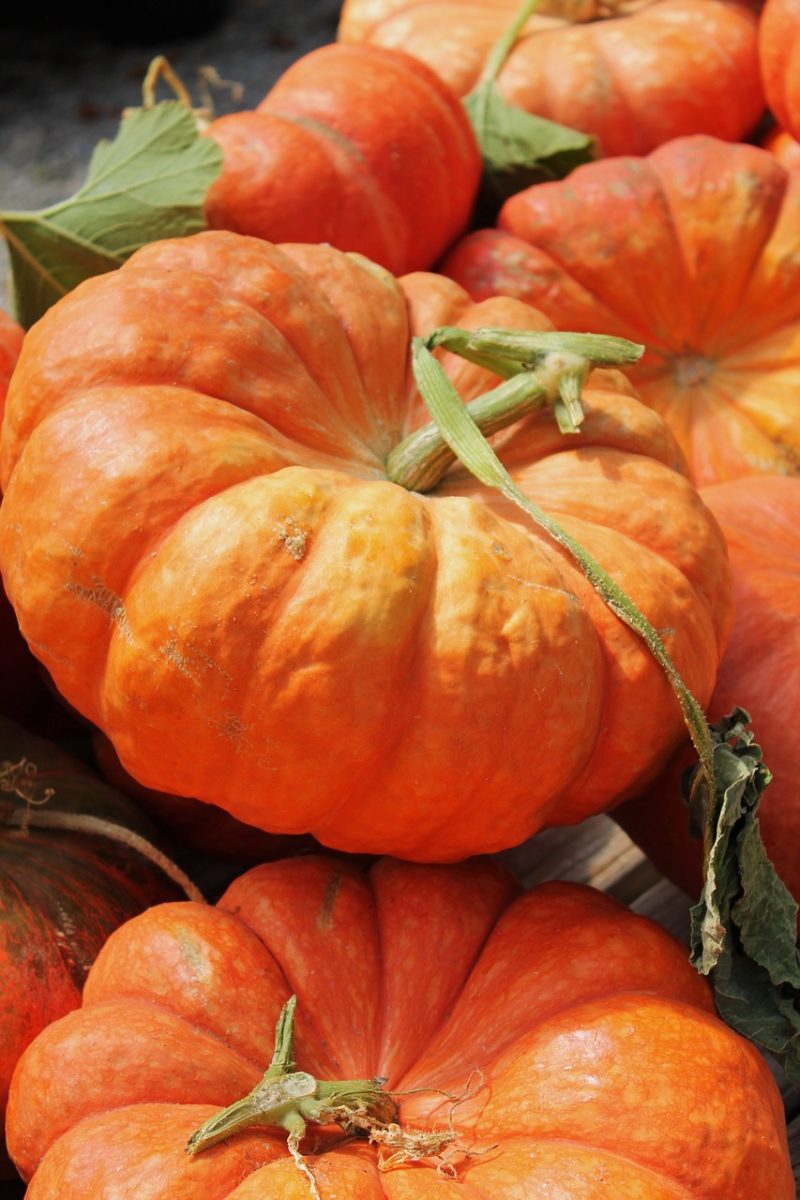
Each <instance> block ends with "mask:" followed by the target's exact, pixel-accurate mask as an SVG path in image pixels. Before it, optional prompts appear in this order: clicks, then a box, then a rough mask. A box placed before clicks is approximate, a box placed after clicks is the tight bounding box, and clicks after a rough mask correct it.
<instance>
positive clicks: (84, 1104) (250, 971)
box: [8, 856, 794, 1200]
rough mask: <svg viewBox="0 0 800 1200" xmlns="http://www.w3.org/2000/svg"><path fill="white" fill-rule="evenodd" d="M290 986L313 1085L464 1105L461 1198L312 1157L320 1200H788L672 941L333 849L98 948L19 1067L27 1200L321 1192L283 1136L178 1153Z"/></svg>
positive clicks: (454, 877)
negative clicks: (57, 1017) (383, 1082)
mask: <svg viewBox="0 0 800 1200" xmlns="http://www.w3.org/2000/svg"><path fill="white" fill-rule="evenodd" d="M567 945H568V946H569V947H570V951H569V953H568V954H567V953H565V947H566V946H567ZM290 992H294V993H295V994H296V995H297V996H298V1016H297V1042H296V1051H297V1063H298V1068H299V1069H301V1070H308V1071H310V1072H311V1073H312V1074H315V1075H316V1076H317V1077H318V1078H342V1077H347V1078H371V1077H373V1076H375V1075H380V1076H384V1077H386V1078H387V1080H388V1083H387V1087H389V1088H390V1089H397V1090H398V1091H405V1090H408V1091H409V1092H411V1091H415V1090H416V1089H420V1092H419V1093H418V1094H415V1095H407V1096H400V1097H398V1100H399V1103H400V1106H401V1115H400V1119H401V1122H402V1123H403V1124H404V1125H405V1126H408V1127H410V1128H415V1129H419V1128H428V1129H431V1128H433V1129H443V1128H447V1123H448V1117H449V1114H450V1113H451V1111H452V1117H453V1121H454V1126H455V1129H456V1131H457V1134H458V1138H459V1143H460V1145H461V1146H462V1147H471V1148H473V1149H474V1150H475V1151H477V1152H476V1153H474V1154H473V1155H472V1156H471V1157H470V1156H467V1157H462V1161H461V1165H460V1179H459V1181H458V1182H455V1181H452V1180H451V1181H447V1180H446V1179H442V1177H441V1174H440V1173H439V1172H437V1171H436V1169H435V1166H436V1164H435V1162H434V1163H431V1162H428V1163H425V1164H423V1165H421V1164H419V1163H414V1164H408V1165H405V1166H400V1167H398V1168H396V1169H394V1170H391V1171H389V1172H387V1173H385V1174H383V1175H381V1176H380V1177H379V1176H378V1174H377V1172H376V1170H375V1167H376V1161H375V1149H374V1147H367V1146H364V1145H361V1146H359V1147H354V1146H352V1144H351V1145H349V1146H345V1147H343V1148H341V1149H340V1148H337V1149H333V1150H330V1151H329V1152H327V1153H325V1154H324V1155H323V1156H321V1157H317V1156H315V1157H311V1158H310V1160H309V1161H310V1164H311V1169H312V1170H313V1172H314V1174H315V1176H316V1178H317V1183H318V1187H319V1191H320V1194H321V1195H322V1196H323V1197H325V1198H327V1197H331V1196H334V1195H336V1196H346V1197H348V1198H350V1197H352V1198H353V1200H356V1198H357V1197H369V1198H370V1200H371V1198H373V1197H374V1198H379V1197H384V1196H388V1197H391V1198H396V1200H414V1198H416V1197H428V1196H431V1197H433V1196H440V1195H445V1196H450V1195H451V1194H452V1196H453V1197H454V1198H455V1197H456V1196H459V1195H466V1196H469V1197H478V1196H485V1195H495V1196H498V1197H499V1198H503V1200H505V1198H510V1197H511V1196H517V1195H520V1194H525V1195H548V1194H553V1195H556V1194H557V1195H558V1196H559V1197H562V1198H563V1200H589V1198H594V1197H597V1196H599V1195H600V1194H601V1190H600V1183H601V1181H603V1180H605V1182H606V1187H607V1188H608V1190H607V1192H606V1194H608V1195H614V1196H617V1195H620V1196H622V1195H624V1196H626V1197H629V1196H630V1197H641V1198H642V1200H644V1198H645V1197H647V1200H702V1198H707V1200H717V1198H718V1197H719V1196H720V1195H725V1196H726V1197H729V1200H788V1198H789V1197H791V1196H793V1195H794V1191H793V1184H792V1180H791V1171H790V1166H789V1161H788V1154H787V1149H786V1141H785V1132H784V1128H783V1112H782V1106H781V1102H780V1097H779V1094H778V1091H777V1088H776V1086H775V1084H774V1082H773V1080H772V1078H771V1075H770V1073H769V1071H768V1069H767V1067H766V1066H765V1064H764V1062H763V1061H762V1059H761V1058H760V1056H759V1055H758V1053H757V1052H756V1051H755V1050H754V1049H753V1047H752V1046H750V1045H748V1044H747V1043H746V1042H744V1041H743V1040H742V1039H741V1038H739V1037H738V1036H737V1035H736V1034H734V1033H732V1032H731V1031H730V1030H729V1029H728V1028H727V1027H725V1026H724V1025H723V1024H722V1023H721V1022H720V1021H719V1020H718V1019H717V1018H716V1017H715V1016H714V1015H713V1012H712V1005H711V1000H710V995H709V992H708V990H707V987H706V984H705V981H704V980H702V979H701V978H700V977H699V976H698V975H696V974H695V973H694V972H693V971H692V969H691V968H690V966H689V965H688V962H687V961H686V957H685V952H684V950H683V949H682V948H681V947H680V946H679V945H678V943H676V942H674V941H673V940H672V939H671V938H670V937H669V935H667V934H666V933H665V932H664V931H663V930H662V929H660V928H659V927H658V926H656V925H655V924H653V923H652V922H650V921H647V920H645V919H643V918H640V917H637V916H634V915H633V914H632V913H630V912H629V911H627V910H626V909H624V908H623V907H622V906H621V905H619V904H618V903H617V902H616V901H614V900H612V899H610V898H609V897H607V896H605V895H603V894H602V893H598V892H595V891H593V890H592V889H590V888H586V887H583V886H580V885H574V884H558V883H556V884H545V885H543V886H542V887H540V888H538V889H536V890H535V891H534V892H531V893H528V894H526V895H522V894H520V893H519V891H518V889H517V886H516V884H515V883H514V882H513V880H512V879H511V877H510V876H508V875H507V874H506V873H505V872H504V871H502V870H501V869H500V868H498V867H497V865H496V864H494V863H490V862H487V861H483V860H477V861H476V860H473V861H472V862H469V863H464V864H460V865H458V866H450V867H442V866H422V865H418V864H417V865H415V864H409V863H400V862H396V861H392V860H387V859H383V860H380V861H379V862H378V863H377V864H375V865H374V866H373V867H372V868H371V869H370V871H369V873H368V874H363V873H361V872H360V871H359V870H358V869H357V868H356V867H354V866H353V865H352V864H351V863H346V862H339V861H337V860H335V859H330V858H325V857H322V856H320V857H312V858H304V859H295V860H292V861H291V862H276V863H270V864H266V865H264V866H261V867H256V868H254V869H253V870H251V871H250V872H248V873H247V874H246V875H244V876H242V877H240V878H239V879H238V880H236V881H235V882H234V883H233V884H232V885H231V887H230V888H229V889H228V891H227V892H226V893H225V895H224V896H223V897H222V899H221V900H220V901H219V904H218V906H217V907H216V908H211V907H206V906H202V905H196V904H191V903H188V902H187V903H178V904H167V905H160V906H157V907H156V908H152V909H150V910H149V912H148V913H146V914H143V915H142V916H141V917H138V918H135V919H134V920H133V921H130V922H128V923H127V924H126V925H125V926H124V928H123V929H122V930H121V931H119V932H118V933H116V934H115V935H113V936H112V937H111V938H110V939H109V941H108V942H107V943H106V946H105V947H104V949H103V951H102V952H101V954H100V955H99V956H98V959H97V962H96V963H95V966H94V968H93V970H92V972H91V974H90V976H89V979H88V980H87V984H86V988H85V990H84V999H83V1007H82V1009H81V1010H80V1011H79V1012H77V1013H73V1014H71V1015H70V1016H68V1017H66V1018H64V1019H63V1020H62V1021H60V1022H57V1023H55V1024H53V1025H51V1026H50V1027H49V1029H48V1030H46V1031H45V1032H44V1033H43V1034H42V1035H41V1036H40V1038H39V1039H38V1040H37V1042H36V1043H35V1044H34V1045H33V1046H32V1047H31V1048H30V1049H29V1050H28V1052H27V1053H26V1055H25V1057H24V1059H23V1060H22V1062H21V1064H20V1066H19V1067H18V1069H17V1072H16V1073H15V1077H14V1082H13V1086H12V1096H11V1103H10V1108H9V1120H8V1137H9V1145H10V1146H11V1148H12V1152H13V1154H14V1157H15V1161H16V1162H17V1163H18V1165H19V1167H20V1169H21V1171H22V1174H23V1176H24V1177H25V1178H29V1177H30V1176H32V1177H33V1178H32V1183H31V1185H30V1190H29V1192H28V1200H55V1198H56V1197H58V1198H59V1200H77V1197H78V1196H80V1197H81V1198H82V1200H83V1198H86V1200H105V1198H108V1197H111V1196H112V1195H113V1196H114V1198H115V1200H128V1198H129V1197H130V1200H133V1198H134V1196H141V1195H146V1196H147V1197H148V1200H166V1198H167V1197H169V1198H170V1200H188V1198H189V1197H190V1196H199V1195H202V1196H203V1197H204V1200H222V1198H223V1197H230V1196H233V1197H235V1198H236V1200H244V1198H245V1197H247V1198H252V1197H261V1198H270V1200H271V1198H273V1197H275V1198H277V1197H284V1196H289V1197H292V1198H294V1197H298V1198H299V1197H301V1196H305V1195H307V1194H308V1191H307V1189H308V1180H307V1179H305V1178H303V1177H301V1176H299V1174H298V1173H297V1168H296V1167H295V1166H294V1164H293V1163H292V1162H291V1160H289V1158H288V1155H287V1151H286V1143H285V1136H284V1137H281V1136H280V1135H279V1134H277V1133H272V1132H271V1131H268V1130H264V1131H262V1132H260V1133H253V1132H248V1133H245V1134H243V1135H242V1136H237V1137H234V1138H233V1139H231V1140H230V1141H228V1142H225V1143H222V1144H220V1145H218V1146H216V1147H214V1148H213V1149H211V1150H210V1151H207V1152H203V1153H201V1154H198V1155H196V1156H195V1157H194V1158H193V1159H189V1158H188V1156H187V1155H186V1154H185V1152H184V1149H183V1147H184V1145H185V1141H186V1137H187V1135H188V1133H189V1132H190V1131H191V1130H192V1129H193V1128H196V1126H197V1125H198V1124H199V1123H200V1122H201V1121H202V1120H204V1119H205V1118H206V1117H207V1116H208V1115H210V1114H211V1113H212V1112H213V1111H214V1108H215V1107H219V1106H222V1105H225V1104H228V1103H230V1102H232V1101H233V1100H235V1099H238V1098H239V1096H240V1095H243V1094H244V1092H245V1091H247V1090H249V1089H250V1088H251V1087H252V1086H254V1085H255V1083H256V1082H257V1081H258V1079H259V1078H260V1075H261V1073H262V1071H263V1069H264V1068H265V1066H266V1064H267V1063H268V1061H269V1059H270V1055H271V1045H270V1041H271V1028H272V1023H273V1022H274V1020H275V1019H276V1018H277V1015H278V1011H279V1009H280V1006H281V1005H282V1004H283V1002H284V1001H285V1000H286V999H287V997H288V996H289V994H290ZM476 1072H481V1074H482V1078H483V1080H484V1081H485V1085H486V1086H485V1087H484V1088H480V1089H478V1088H475V1089H474V1091H475V1094H474V1095H472V1097H471V1098H466V1099H463V1100H462V1102H461V1103H460V1104H458V1105H455V1106H453V1104H452V1101H450V1100H443V1098H442V1096H441V1092H439V1093H437V1094H433V1093H432V1092H430V1091H425V1089H434V1088H437V1089H443V1090H445V1091H447V1092H450V1093H451V1094H452V1095H460V1096H465V1095H466V1093H467V1092H469V1091H470V1084H472V1085H474V1084H475V1073H476ZM63 1078H69V1079H70V1081H71V1083H70V1088H69V1092H68V1094H67V1095H64V1092H63V1089H59V1088H58V1087H57V1086H55V1084H56V1081H58V1080H59V1079H63ZM309 1141H311V1139H309ZM489 1146H493V1147H495V1149H494V1150H492V1151H489V1150H488V1147H489ZM700 1147H702V1152H701V1151H700ZM308 1149H309V1153H311V1147H310V1146H309V1147H308ZM481 1151H483V1153H481ZM143 1178H146V1179H147V1190H146V1191H144V1192H143V1191H137V1190H136V1189H137V1187H140V1186H141V1180H142V1179H143ZM379 1178H380V1183H379V1182H378V1181H379ZM612 1184H613V1186H612ZM526 1185H528V1186H527V1188H526ZM534 1185H536V1186H534ZM456 1188H458V1189H459V1190H456ZM192 1189H194V1190H192ZM303 1189H306V1190H305V1191H304V1190H303ZM462 1189H463V1190H462Z"/></svg>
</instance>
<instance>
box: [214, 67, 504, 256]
mask: <svg viewBox="0 0 800 1200" xmlns="http://www.w3.org/2000/svg"><path fill="white" fill-rule="evenodd" d="M208 134H209V136H210V137H212V138H214V139H215V140H216V141H217V142H219V144H220V145H221V146H222V149H223V152H224V159H223V168H222V173H221V175H220V176H219V178H218V179H217V181H216V182H215V183H214V184H213V185H212V187H211V189H210V191H209V193H208V196H207V198H206V216H207V219H208V223H209V226H210V227H211V228H212V229H230V230H233V231H235V232H237V233H244V234H250V235H252V236H254V237H261V238H266V239H267V240H268V241H271V242H295V241H297V242H329V243H330V244H331V245H332V246H337V247H338V248H339V249H340V250H357V251H359V252H360V253H361V254H366V255H367V256H368V257H369V258H372V259H374V261H375V262H378V263H381V264H382V265H383V266H384V267H387V268H388V269H389V270H391V271H394V272H395V273H397V274H401V273H403V272H405V271H415V270H419V269H423V268H427V267H430V266H431V265H432V264H433V263H434V262H435V260H436V259H437V258H439V257H440V255H441V254H442V253H443V252H444V251H445V250H446V249H447V247H448V246H449V245H450V244H451V243H452V242H453V241H455V239H456V238H457V237H458V236H459V235H460V234H461V233H462V232H463V231H464V229H465V228H466V226H467V222H468V221H469V217H470V213H471V210H472V205H473V203H474V200H475V196H476V193H477V189H478V183H479V180H480V173H481V160H480V154H479V152H478V147H477V143H476V141H475V137H474V135H473V133H472V129H471V128H470V125H469V122H468V120H467V116H466V113H465V112H464V109H463V107H462V106H461V104H460V103H459V102H458V100H457V99H456V97H455V95H453V93H452V92H451V91H450V89H449V88H447V87H445V86H444V85H443V84H442V83H441V82H440V80H439V79H438V78H437V77H436V76H435V75H434V74H433V72H432V71H430V70H428V68H427V67H425V66H424V65H423V64H421V63H419V62H418V61H417V60H416V59H413V58H411V57H409V56H407V55H405V54H403V53H402V52H401V51H399V50H397V51H396V50H384V49H381V48H379V47H373V46H338V45H330V46H322V47H320V48H319V49H317V50H313V51H312V52H311V53H310V54H306V55H304V56H303V57H302V58H300V59H298V60H297V61H296V62H295V63H293V64H292V65H291V66H290V67H289V69H288V70H287V71H285V72H284V73H283V75H281V77H280V79H279V80H278V81H277V83H275V85H274V86H273V87H272V88H271V89H270V91H269V92H268V93H267V95H266V97H265V98H264V99H263V100H262V101H261V103H260V104H259V105H258V107H257V108H256V109H255V110H254V111H246V112H237V113H231V114H230V115H228V116H224V117H220V118H219V119H218V120H216V121H214V122H212V124H211V125H210V126H209V128H208Z"/></svg>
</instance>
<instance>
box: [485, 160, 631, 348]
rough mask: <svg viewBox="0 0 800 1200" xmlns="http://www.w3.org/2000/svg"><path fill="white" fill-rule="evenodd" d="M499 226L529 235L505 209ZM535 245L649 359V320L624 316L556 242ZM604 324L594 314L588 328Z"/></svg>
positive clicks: (595, 329) (514, 234)
mask: <svg viewBox="0 0 800 1200" xmlns="http://www.w3.org/2000/svg"><path fill="white" fill-rule="evenodd" d="M606 161H611V160H610V159H609V160H606ZM580 170H581V168H580V167H577V168H576V173H577V172H579V171H580ZM551 186H553V185H552V184H549V183H542V184H538V185H537V187H538V188H547V187H551ZM519 195H520V194H519V193H518V196H517V197H512V199H513V200H516V199H517V198H518V197H519ZM498 229H500V230H501V231H502V232H505V233H507V234H510V235H511V236H512V237H515V238H519V239H520V240H521V241H522V240H524V237H525V235H524V234H520V233H518V232H516V230H515V229H512V228H511V227H510V226H509V224H508V222H505V221H504V220H503V213H502V210H501V213H500V216H499V217H498ZM526 245H527V243H526ZM532 248H533V249H534V251H536V252H537V253H539V254H541V255H542V256H544V257H545V258H547V259H548V260H549V261H550V262H552V263H554V264H555V266H556V268H557V269H558V271H559V272H560V273H561V274H562V275H565V276H566V277H567V279H569V280H573V279H574V282H575V283H576V284H577V286H578V287H579V288H580V289H581V291H582V292H583V293H584V295H586V296H588V297H589V299H590V300H591V301H592V302H593V304H592V307H593V308H594V307H595V306H596V307H601V308H602V309H603V310H605V311H606V312H608V313H610V314H611V316H612V318H613V319H614V322H615V325H616V326H617V328H616V330H615V332H616V333H618V334H619V336H621V337H626V338H628V339H629V340H630V341H635V342H640V343H643V344H644V346H645V354H644V359H643V361H646V360H647V358H649V356H650V355H651V354H652V353H653V352H654V351H653V338H652V337H651V336H649V335H650V333H651V332H652V331H651V330H649V329H648V328H647V325H646V324H642V325H639V324H638V323H637V320H636V319H633V318H631V317H629V316H628V315H627V314H626V315H625V316H622V315H621V314H620V313H619V311H618V309H617V307H616V305H614V306H612V305H611V304H610V303H609V302H608V300H607V299H604V298H601V297H600V296H598V295H596V293H595V291H594V289H593V288H592V287H591V285H590V283H589V281H588V280H584V279H583V278H579V277H575V276H574V275H573V271H572V269H571V268H570V266H569V265H568V263H567V262H566V260H565V259H563V258H562V257H561V256H560V255H559V254H557V253H556V251H555V248H554V247H553V246H552V245H548V246H547V247H546V248H545V247H544V246H540V245H536V246H533V247H532ZM539 302H540V301H535V300H531V299H528V298H526V299H525V303H527V304H530V305H531V306H533V307H535V306H536V304H537V303H539ZM604 327H607V323H606V322H605V321H604V320H603V319H602V318H598V319H597V320H595V319H594V317H592V320H591V323H590V324H589V325H587V332H603V331H604Z"/></svg>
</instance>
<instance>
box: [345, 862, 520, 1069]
mask: <svg viewBox="0 0 800 1200" xmlns="http://www.w3.org/2000/svg"><path fill="white" fill-rule="evenodd" d="M382 861H383V862H385V860H379V861H378V862H377V863H375V864H373V866H372V867H371V868H370V870H369V871H368V872H367V878H368V879H369V883H370V887H371V889H372V894H373V896H374V898H375V904H374V912H375V925H376V928H377V931H378V947H379V951H380V955H381V958H380V961H381V996H380V1008H379V1011H380V1012H381V1014H382V1018H381V1026H380V1030H379V1038H378V1045H379V1057H378V1062H379V1063H384V1062H385V1061H386V1057H387V1053H388V1047H387V1044H386V1039H387V1024H388V1020H389V1018H390V1016H391V1015H392V1014H391V1013H389V1012H388V1011H387V1006H386V1004H385V1003H384V998H385V993H386V966H387V963H386V957H387V956H386V955H385V953H384V941H385V933H384V924H383V921H382V919H381V917H382V914H383V913H384V907H383V906H382V905H381V903H380V901H381V896H382V893H381V890H380V879H378V880H377V881H376V876H377V875H378V874H379V871H380V869H381V862H382ZM518 896H519V893H518V892H517V891H516V890H513V891H510V892H509V894H508V895H507V897H506V898H505V901H504V903H502V906H500V907H498V908H497V909H496V910H495V913H494V918H493V919H492V920H489V921H487V922H486V927H485V930H484V933H483V936H482V937H481V938H480V939H478V940H476V941H475V943H474V949H473V953H472V955H471V959H470V961H469V963H468V964H462V966H463V970H462V974H461V978H460V979H458V980H456V979H455V978H454V979H453V980H452V990H451V992H450V995H449V997H448V999H447V1003H446V1004H445V1005H444V1006H443V1008H442V1011H441V1014H440V1017H439V1020H438V1021H437V1023H436V1024H435V1025H433V1024H432V1025H430V1026H429V1027H428V1029H427V1034H426V1037H425V1039H424V1041H422V1042H420V1043H418V1044H417V1045H416V1047H415V1053H414V1060H415V1062H416V1061H418V1060H419V1059H424V1058H425V1057H426V1055H427V1053H428V1051H429V1049H430V1047H431V1045H432V1044H434V1042H435V1039H436V1038H437V1037H438V1036H439V1035H440V1034H441V1032H442V1030H443V1029H444V1028H445V1027H446V1024H447V1022H448V1021H449V1019H450V1016H451V1015H452V1011H453V1007H454V1005H455V1004H456V1003H457V1001H458V998H459V996H460V994H461V992H462V991H463V990H464V988H465V987H467V986H468V984H469V981H470V979H471V977H472V974H473V972H474V970H475V968H476V966H477V964H478V963H479V962H480V959H481V957H482V955H483V952H484V950H485V949H486V946H487V945H488V943H489V942H490V940H491V938H492V935H493V934H494V931H495V929H496V928H497V925H498V923H499V922H500V921H501V920H502V918H503V916H504V914H505V913H506V912H507V911H508V909H509V907H510V906H511V905H512V904H513V903H514V901H515V900H516V899H517V898H518ZM407 1070H408V1068H406V1070H405V1071H400V1072H399V1078H398V1084H399V1083H401V1082H402V1078H403V1075H404V1074H406V1073H407Z"/></svg>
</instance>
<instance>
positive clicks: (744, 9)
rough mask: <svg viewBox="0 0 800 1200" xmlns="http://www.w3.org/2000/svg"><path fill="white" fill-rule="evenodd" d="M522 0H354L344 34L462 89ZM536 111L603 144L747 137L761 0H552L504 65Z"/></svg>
mask: <svg viewBox="0 0 800 1200" xmlns="http://www.w3.org/2000/svg"><path fill="white" fill-rule="evenodd" d="M519 7H520V3H519V0H346V3H345V5H344V7H343V10H342V18H341V23H340V27H339V38H340V39H341V40H342V41H345V42H361V41H369V42H371V43H374V44H377V45H382V46H388V47H394V48H397V49H400V50H404V51H405V52H406V53H408V54H412V55H414V56H415V57H417V58H419V59H421V60H422V61H423V62H425V63H427V65H428V66H430V67H432V68H433V70H434V71H436V72H437V74H438V75H440V76H441V78H442V79H443V80H444V81H445V82H446V83H448V84H449V85H450V86H451V87H452V88H453V89H454V90H455V91H456V92H457V93H458V94H459V95H464V93H466V92H468V91H469V90H470V89H471V88H473V87H474V86H475V84H476V83H477V81H478V78H479V76H480V73H481V70H482V69H483V66H484V64H485V61H486V58H487V55H488V53H489V51H490V49H491V47H492V45H493V44H494V43H495V42H496V41H497V39H498V38H499V36H500V34H501V33H502V32H503V30H504V29H505V28H506V27H507V26H508V25H510V23H511V21H512V18H513V17H514V15H515V14H516V12H517V11H518V9H519ZM497 83H498V87H499V89H500V91H501V93H502V95H503V96H504V97H505V98H506V99H507V100H508V101H509V102H510V103H511V104H514V105H516V106H517V107H519V108H522V109H525V110H526V111H527V112H532V113H536V114H538V115H539V116H542V117H549V118H550V120H553V121H559V122H561V123H562V124H564V125H569V126H571V127H573V128H575V129H581V130H583V131H584V132H586V133H591V134H594V135H595V136H596V137H597V138H598V139H599V142H600V148H601V150H602V152H603V154H605V155H611V154H646V153H647V151H648V150H652V149H653V148H654V147H655V146H659V145H661V143H662V142H666V141H668V140H669V139H670V138H675V137H682V136H684V135H686V134H691V133H708V134H713V135H714V136H715V137H720V138H725V139H727V140H729V141H738V140H739V139H741V138H743V137H745V136H746V135H747V134H748V133H749V132H750V131H751V130H752V128H753V126H754V125H755V124H756V122H757V121H758V119H759V116H760V115H761V112H762V110H763V107H764V98H763V92H762V89H761V82H760V78H759V67H758V54H757V19H756V14H755V12H753V11H752V6H750V5H747V4H743V3H737V2H736V0H733V2H731V0H544V3H542V5H541V7H540V9H539V11H537V13H536V14H535V15H534V16H533V17H532V18H531V20H530V21H529V22H528V24H527V25H526V27H525V30H524V33H523V36H522V37H521V38H520V39H519V40H518V41H517V43H516V45H515V46H514V48H513V50H512V51H511V53H510V54H509V56H508V59H507V61H506V63H505V64H504V66H503V68H502V70H501V71H500V74H499V76H498V80H497Z"/></svg>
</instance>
